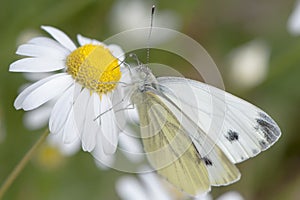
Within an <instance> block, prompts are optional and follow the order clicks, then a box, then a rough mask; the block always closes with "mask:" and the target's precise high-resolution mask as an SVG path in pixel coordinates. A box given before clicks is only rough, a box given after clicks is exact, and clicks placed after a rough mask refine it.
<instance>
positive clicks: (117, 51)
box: [108, 44, 125, 62]
mask: <svg viewBox="0 0 300 200" xmlns="http://www.w3.org/2000/svg"><path fill="white" fill-rule="evenodd" d="M108 49H109V50H110V52H111V53H112V55H113V56H114V57H116V58H117V59H118V60H119V61H121V62H122V61H124V60H125V53H124V51H123V50H122V48H121V47H120V46H118V45H115V44H110V45H108Z"/></svg>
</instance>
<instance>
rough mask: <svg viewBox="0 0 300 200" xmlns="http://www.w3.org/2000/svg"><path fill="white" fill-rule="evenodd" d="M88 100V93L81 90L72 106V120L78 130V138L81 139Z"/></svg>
mask: <svg viewBox="0 0 300 200" xmlns="http://www.w3.org/2000/svg"><path fill="white" fill-rule="evenodd" d="M89 99H90V91H89V90H88V89H85V88H84V89H83V90H82V91H81V93H80V94H79V95H78V98H77V99H76V100H75V104H74V119H75V123H76V126H77V128H78V133H79V137H80V138H81V139H82V133H83V128H84V122H85V116H86V111H87V105H88V102H89Z"/></svg>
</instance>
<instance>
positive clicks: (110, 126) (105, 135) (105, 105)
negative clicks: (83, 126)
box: [101, 95, 118, 154]
mask: <svg viewBox="0 0 300 200" xmlns="http://www.w3.org/2000/svg"><path fill="white" fill-rule="evenodd" d="M110 109H112V103H111V101H110V99H109V98H108V97H107V95H103V96H102V99H101V112H102V113H103V114H102V115H101V128H102V138H101V139H102V145H103V150H104V152H105V153H106V154H113V153H115V151H116V149H117V145H118V128H117V126H116V121H115V120H116V118H115V113H114V112H113V110H110Z"/></svg>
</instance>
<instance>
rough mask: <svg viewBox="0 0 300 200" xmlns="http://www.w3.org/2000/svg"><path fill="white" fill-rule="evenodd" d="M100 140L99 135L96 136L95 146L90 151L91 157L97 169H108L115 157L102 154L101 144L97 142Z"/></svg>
mask: <svg viewBox="0 0 300 200" xmlns="http://www.w3.org/2000/svg"><path fill="white" fill-rule="evenodd" d="M100 139H101V135H100V134H97V144H96V147H95V148H94V150H93V151H92V155H93V156H94V158H95V162H96V164H97V167H99V168H101V169H108V168H109V167H110V166H112V165H113V163H114V162H115V156H114V155H107V154H105V153H104V152H103V147H102V144H101V142H99V141H101V140H100Z"/></svg>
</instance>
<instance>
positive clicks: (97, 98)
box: [93, 95, 101, 126]
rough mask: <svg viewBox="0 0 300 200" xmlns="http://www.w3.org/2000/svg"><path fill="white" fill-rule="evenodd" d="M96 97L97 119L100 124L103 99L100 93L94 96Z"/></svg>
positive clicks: (95, 109) (95, 111)
mask: <svg viewBox="0 0 300 200" xmlns="http://www.w3.org/2000/svg"><path fill="white" fill-rule="evenodd" d="M93 99H94V113H95V121H96V122H97V124H98V125H99V126H100V123H101V122H100V119H101V117H100V115H101V101H100V97H99V96H98V95H94V96H93Z"/></svg>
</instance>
